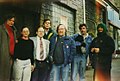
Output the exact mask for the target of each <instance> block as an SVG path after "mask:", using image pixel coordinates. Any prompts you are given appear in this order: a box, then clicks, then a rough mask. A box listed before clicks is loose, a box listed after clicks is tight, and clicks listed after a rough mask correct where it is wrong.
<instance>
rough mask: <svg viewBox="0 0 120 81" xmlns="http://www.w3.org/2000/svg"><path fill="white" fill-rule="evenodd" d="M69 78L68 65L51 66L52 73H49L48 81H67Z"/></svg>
mask: <svg viewBox="0 0 120 81" xmlns="http://www.w3.org/2000/svg"><path fill="white" fill-rule="evenodd" d="M68 78H69V64H67V65H66V66H64V64H62V65H55V64H53V67H52V71H51V73H50V81H61V80H62V81H68Z"/></svg>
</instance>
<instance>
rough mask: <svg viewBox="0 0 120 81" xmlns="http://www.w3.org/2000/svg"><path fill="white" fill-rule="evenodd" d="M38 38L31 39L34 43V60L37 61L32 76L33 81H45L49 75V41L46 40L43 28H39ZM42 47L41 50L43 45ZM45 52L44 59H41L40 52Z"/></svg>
mask: <svg viewBox="0 0 120 81" xmlns="http://www.w3.org/2000/svg"><path fill="white" fill-rule="evenodd" d="M36 34H37V36H36V37H31V39H32V40H33V42H34V59H35V69H34V71H33V74H32V78H31V81H45V80H46V78H47V73H48V68H49V67H48V66H49V64H48V61H47V58H48V53H49V41H48V40H46V39H44V38H43V36H44V29H43V27H39V28H38V30H37V32H36ZM41 42H42V47H43V48H41V46H40V45H41V44H40V43H41ZM41 50H42V51H43V53H42V54H43V58H40V56H41V55H40V51H41Z"/></svg>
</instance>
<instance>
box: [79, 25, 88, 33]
mask: <svg viewBox="0 0 120 81" xmlns="http://www.w3.org/2000/svg"><path fill="white" fill-rule="evenodd" d="M80 32H81V34H82V35H85V34H86V33H87V29H86V27H85V26H83V27H81V29H80Z"/></svg>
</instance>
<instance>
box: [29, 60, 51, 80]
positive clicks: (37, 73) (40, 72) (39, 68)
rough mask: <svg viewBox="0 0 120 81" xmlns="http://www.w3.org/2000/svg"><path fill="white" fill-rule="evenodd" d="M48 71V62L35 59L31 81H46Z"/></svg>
mask: <svg viewBox="0 0 120 81" xmlns="http://www.w3.org/2000/svg"><path fill="white" fill-rule="evenodd" d="M48 73H49V64H48V63H47V62H46V61H38V60H36V67H35V69H34V71H33V73H32V77H31V81H46V79H47V77H48Z"/></svg>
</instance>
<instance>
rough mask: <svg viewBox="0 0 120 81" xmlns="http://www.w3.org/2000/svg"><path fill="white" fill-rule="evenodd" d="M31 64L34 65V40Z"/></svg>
mask: <svg viewBox="0 0 120 81" xmlns="http://www.w3.org/2000/svg"><path fill="white" fill-rule="evenodd" d="M31 41H32V40H31ZM31 52H32V53H31V64H32V65H34V43H33V41H32V51H31Z"/></svg>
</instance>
